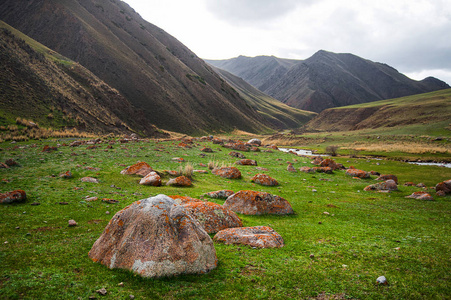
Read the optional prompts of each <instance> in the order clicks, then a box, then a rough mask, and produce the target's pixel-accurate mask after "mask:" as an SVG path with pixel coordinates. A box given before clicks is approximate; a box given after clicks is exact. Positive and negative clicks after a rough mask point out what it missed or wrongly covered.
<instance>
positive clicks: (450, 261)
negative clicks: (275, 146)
mask: <svg viewBox="0 0 451 300" xmlns="http://www.w3.org/2000/svg"><path fill="white" fill-rule="evenodd" d="M72 141H73V140H71V139H49V140H43V141H27V142H16V143H11V142H3V143H1V144H0V150H1V151H0V162H4V161H5V160H6V159H10V158H12V159H14V160H15V161H16V162H18V163H19V166H13V167H11V168H9V169H6V168H1V169H0V179H1V182H0V192H7V191H13V190H16V189H22V190H25V191H26V193H27V197H28V199H27V201H26V202H24V203H18V204H3V205H0V220H1V222H0V266H1V268H0V298H1V299H89V298H90V297H91V298H93V297H96V298H97V299H130V298H131V296H130V295H133V296H134V299H447V298H449V295H451V285H450V282H451V277H450V274H451V273H450V270H451V235H450V232H451V222H450V221H451V215H450V214H451V196H450V195H447V196H445V197H438V196H436V195H435V191H434V189H433V187H434V186H435V185H436V184H437V183H438V182H441V181H444V180H448V179H451V169H449V168H443V167H437V166H417V165H412V164H408V163H405V162H400V161H394V160H380V159H375V158H371V157H363V156H362V155H360V158H351V157H349V156H340V155H339V156H337V157H334V159H335V160H336V161H337V162H339V163H342V164H343V165H344V166H346V167H349V166H351V165H352V166H354V167H356V168H359V169H363V170H365V171H371V170H374V171H378V172H380V173H381V174H394V175H397V176H398V179H399V191H396V192H391V193H379V192H365V191H364V190H363V189H364V187H365V186H367V185H369V184H373V183H376V182H377V181H376V180H375V178H376V176H372V177H371V179H354V178H351V177H349V176H347V175H345V170H339V171H334V173H333V174H323V173H315V174H307V173H301V172H299V171H298V172H296V173H290V172H288V171H287V162H291V163H292V164H293V166H294V167H295V168H296V169H298V170H299V168H300V167H302V166H313V165H312V164H311V158H309V157H301V156H296V155H294V154H290V153H284V152H281V151H277V150H272V151H271V152H266V150H267V149H268V148H265V147H260V149H261V150H262V151H261V152H242V153H243V154H244V155H245V156H246V158H250V159H254V160H256V161H257V163H258V166H259V167H263V168H266V169H267V171H261V170H258V169H256V167H255V166H237V167H238V169H239V170H240V171H241V173H242V178H241V179H235V180H230V179H224V178H221V177H218V176H215V175H213V174H211V172H210V170H208V167H206V165H208V163H209V162H210V163H211V162H213V163H217V164H224V165H234V163H235V162H236V161H237V160H238V159H237V158H234V157H231V156H229V155H228V154H229V152H230V151H232V150H230V149H227V148H224V147H222V146H220V145H215V144H212V143H211V142H208V141H200V140H195V141H194V143H193V144H192V145H191V148H184V147H179V146H178V144H179V141H174V140H167V141H156V140H141V141H136V142H133V141H132V142H129V143H123V144H121V143H119V142H117V141H116V140H115V139H110V140H107V139H104V141H106V142H108V141H115V143H114V144H113V145H112V149H107V146H108V143H106V142H104V143H102V144H98V145H96V146H97V148H94V149H89V148H88V146H87V145H81V146H79V147H69V146H64V144H69V143H70V142H72ZM45 145H49V146H54V147H57V148H58V149H57V150H56V151H53V152H42V149H43V147H44V146H45ZM279 145H280V144H279ZM204 146H207V147H210V148H212V149H213V150H214V153H203V152H201V151H200V149H201V148H203V147H204ZM428 155H429V156H431V157H434V153H428ZM437 155H439V156H440V153H438V154H437ZM175 157H181V158H184V160H185V161H186V162H184V163H178V162H177V161H175V160H173V158H175ZM438 160H440V157H439V158H438ZM138 161H145V162H147V163H148V164H150V165H151V166H152V167H153V168H154V169H155V170H157V171H160V172H162V171H163V170H179V169H180V168H182V169H183V168H184V167H185V166H186V165H187V164H190V165H192V166H193V167H194V169H198V170H208V171H209V172H208V173H207V174H202V173H194V175H193V186H192V187H186V188H181V187H169V186H165V185H163V186H161V187H149V186H142V185H139V184H138V182H139V180H140V177H138V176H127V175H121V174H120V171H121V170H122V169H124V168H125V166H128V165H132V164H134V163H136V162H138ZM201 164H202V165H201ZM68 170H70V171H71V172H72V174H73V177H72V178H70V179H64V178H61V177H60V176H59V174H60V173H62V172H66V171H68ZM261 172H263V173H266V174H268V175H270V176H271V177H273V178H275V179H277V180H278V181H279V183H280V185H279V186H276V187H265V186H260V185H257V184H254V183H252V182H251V181H250V179H251V177H252V176H253V175H255V174H257V173H261ZM85 176H91V177H95V178H97V179H99V181H100V183H98V184H95V183H84V182H81V181H80V179H81V178H82V177H85ZM169 178H170V177H169V176H166V177H163V182H164V183H165V182H167V181H168V180H169ZM408 181H411V182H414V183H415V184H418V183H424V184H425V185H426V187H427V188H426V189H425V190H426V191H427V192H429V193H430V194H431V195H432V196H433V197H434V199H435V200H434V201H420V200H415V199H409V198H405V197H406V196H408V195H410V194H412V193H413V192H415V191H419V190H424V189H422V188H418V187H415V186H413V187H412V186H404V183H405V182H408ZM164 183H163V184H164ZM221 189H231V190H233V191H235V192H237V191H239V190H256V191H265V192H268V193H272V194H276V195H279V196H281V197H283V198H285V199H286V200H288V201H289V202H290V203H291V205H292V207H293V209H294V211H295V214H294V215H289V216H271V215H264V216H248V215H240V214H238V216H239V217H240V218H241V219H242V221H243V223H244V226H258V225H267V226H270V227H272V228H273V229H275V230H276V231H277V232H278V233H279V234H280V235H281V236H282V237H283V239H284V241H285V246H284V247H283V248H273V249H254V248H251V247H248V246H243V245H224V244H220V243H215V248H216V253H217V257H218V261H219V263H218V267H217V268H216V269H215V270H213V271H211V272H210V273H208V274H203V275H184V276H178V277H171V278H160V279H146V278H142V277H140V276H138V275H135V274H133V273H131V272H129V271H125V270H119V269H109V268H107V267H106V266H104V265H101V264H98V263H94V262H93V261H91V259H90V258H89V257H88V252H89V250H90V249H91V247H92V245H93V244H94V242H95V241H96V240H97V238H98V237H99V236H100V235H101V233H102V232H103V229H104V228H105V226H106V225H107V223H108V222H109V220H110V219H111V218H112V217H113V215H114V214H115V213H116V212H118V211H119V210H121V209H122V208H124V207H125V206H127V205H129V204H131V203H133V202H134V201H137V200H140V199H143V198H147V197H150V196H155V195H157V194H166V195H182V196H190V197H195V198H202V197H203V194H205V193H207V192H211V191H216V190H221ZM86 197H98V198H99V200H97V201H92V202H88V201H86ZM102 198H110V199H114V200H118V201H119V202H118V203H116V204H108V203H106V202H103V201H102V200H101V199H102ZM204 199H205V200H209V201H212V202H216V203H219V204H222V203H223V202H224V201H223V200H216V199H208V198H207V197H205V198H204ZM71 219H73V220H75V221H76V222H77V224H78V225H77V226H75V227H69V226H68V221H69V220H71ZM212 236H213V235H212ZM379 276H385V277H386V278H387V281H388V285H378V284H377V283H376V279H377V278H378V277H379ZM101 288H105V289H106V290H107V294H106V295H105V296H102V295H100V294H98V293H97V292H96V291H97V290H99V289H101Z"/></svg>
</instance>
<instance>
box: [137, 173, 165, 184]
mask: <svg viewBox="0 0 451 300" xmlns="http://www.w3.org/2000/svg"><path fill="white" fill-rule="evenodd" d="M139 184H141V185H150V186H160V185H161V177H160V175H158V174H157V172H154V171H152V172H150V173H149V174H147V175H146V176H144V177H143V178H142V179H141V180H140V181H139Z"/></svg>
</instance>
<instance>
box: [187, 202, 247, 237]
mask: <svg viewBox="0 0 451 300" xmlns="http://www.w3.org/2000/svg"><path fill="white" fill-rule="evenodd" d="M183 206H184V207H185V208H186V209H187V211H188V212H189V213H190V214H191V215H192V216H194V217H195V218H196V219H197V221H199V223H200V225H202V227H203V228H204V229H205V231H206V232H208V233H216V232H218V231H220V230H223V229H226V228H231V227H242V226H243V223H242V222H241V220H240V218H238V216H237V215H236V214H235V213H234V212H233V211H231V210H230V209H228V208H226V207H224V206H222V205H219V204H216V203H213V202H189V203H186V204H184V205H183Z"/></svg>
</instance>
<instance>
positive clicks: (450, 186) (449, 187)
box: [435, 179, 451, 194]
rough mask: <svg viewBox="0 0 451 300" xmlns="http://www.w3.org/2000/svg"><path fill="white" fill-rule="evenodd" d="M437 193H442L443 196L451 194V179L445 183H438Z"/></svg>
mask: <svg viewBox="0 0 451 300" xmlns="http://www.w3.org/2000/svg"><path fill="white" fill-rule="evenodd" d="M435 191H436V192H440V191H442V193H441V194H443V193H444V194H450V193H451V179H448V180H445V181H443V182H440V183H437V185H436V186H435Z"/></svg>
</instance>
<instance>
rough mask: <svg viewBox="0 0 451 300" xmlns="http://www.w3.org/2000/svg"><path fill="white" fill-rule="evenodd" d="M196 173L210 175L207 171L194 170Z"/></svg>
mask: <svg viewBox="0 0 451 300" xmlns="http://www.w3.org/2000/svg"><path fill="white" fill-rule="evenodd" d="M193 172H194V173H200V174H208V171H207V170H193Z"/></svg>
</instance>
